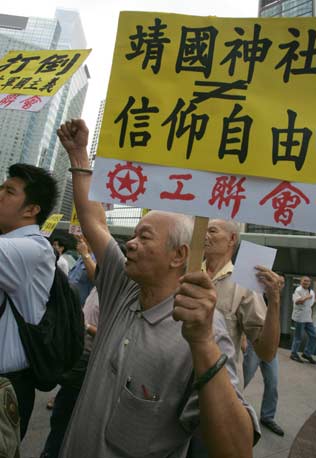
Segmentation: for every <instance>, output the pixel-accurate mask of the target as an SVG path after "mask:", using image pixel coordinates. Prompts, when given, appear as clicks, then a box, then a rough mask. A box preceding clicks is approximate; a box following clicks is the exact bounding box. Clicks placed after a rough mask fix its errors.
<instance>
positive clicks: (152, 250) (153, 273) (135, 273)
mask: <svg viewBox="0 0 316 458" xmlns="http://www.w3.org/2000/svg"><path fill="white" fill-rule="evenodd" d="M169 227H170V221H168V218H167V217H165V216H164V215H160V214H159V215H158V214H151V213H149V214H148V215H146V216H145V217H143V218H142V219H141V221H140V222H139V223H138V225H137V226H136V228H135V233H134V236H133V238H132V239H131V240H129V241H128V242H127V243H126V264H125V268H126V272H127V274H128V275H129V277H130V278H132V279H133V280H135V281H137V282H139V283H143V282H146V283H148V284H150V283H153V284H154V283H156V281H157V279H158V278H161V277H162V276H164V275H165V274H166V273H167V272H168V270H169V265H170V259H171V255H172V252H173V250H170V249H168V244H167V241H168V234H169Z"/></svg>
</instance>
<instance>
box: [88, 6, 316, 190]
mask: <svg viewBox="0 0 316 458" xmlns="http://www.w3.org/2000/svg"><path fill="white" fill-rule="evenodd" d="M315 28H316V18H272V19H271V18H269V19H267V18H256V19H236V18H216V17H198V16H185V15H178V14H166V13H143V12H123V13H121V15H120V20H119V26H118V32H117V39H116V46H115V52H114V58H113V64H112V72H111V78H110V83H109V87H108V94H107V100H106V105H105V110H104V117H103V123H102V129H101V135H100V140H99V147H98V154H97V155H98V156H101V157H109V158H116V159H124V160H128V161H138V162H146V163H150V164H158V165H164V166H172V167H179V168H186V169H196V170H207V171H213V172H225V173H232V174H240V175H253V176H259V177H270V178H279V179H284V180H294V181H303V182H315V181H316V174H315V165H316V160H315V158H316V156H315V154H316V141H315V140H316V139H315V135H316V130H315V103H316V91H315V81H316V80H315V78H316V75H315V73H316V58H315V53H316V45H315V41H316V30H315Z"/></svg>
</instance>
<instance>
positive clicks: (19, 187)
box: [0, 177, 26, 232]
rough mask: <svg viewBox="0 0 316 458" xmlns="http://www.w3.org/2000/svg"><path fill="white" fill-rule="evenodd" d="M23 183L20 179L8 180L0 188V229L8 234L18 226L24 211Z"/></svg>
mask: <svg viewBox="0 0 316 458" xmlns="http://www.w3.org/2000/svg"><path fill="white" fill-rule="evenodd" d="M24 187H25V183H24V181H23V180H21V179H20V178H17V177H14V178H8V179H7V180H6V181H5V182H4V183H3V184H2V185H1V186H0V229H1V231H3V232H8V231H10V230H13V229H15V228H16V227H18V226H19V223H20V222H21V220H22V219H23V216H24V214H25V211H26V207H25V198H26V195H25V191H24Z"/></svg>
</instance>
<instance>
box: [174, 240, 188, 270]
mask: <svg viewBox="0 0 316 458" xmlns="http://www.w3.org/2000/svg"><path fill="white" fill-rule="evenodd" d="M189 251H190V247H189V245H186V244H184V245H181V246H180V247H178V248H176V249H175V250H174V252H175V254H174V256H173V258H172V259H171V262H170V266H171V267H172V268H178V267H181V266H185V264H186V262H187V260H188V257H189Z"/></svg>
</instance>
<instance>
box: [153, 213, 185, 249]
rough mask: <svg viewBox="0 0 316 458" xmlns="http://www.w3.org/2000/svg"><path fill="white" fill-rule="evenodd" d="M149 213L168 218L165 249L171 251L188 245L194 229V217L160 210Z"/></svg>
mask: <svg viewBox="0 0 316 458" xmlns="http://www.w3.org/2000/svg"><path fill="white" fill-rule="evenodd" d="M150 213H155V214H158V215H159V214H161V215H162V216H167V217H168V218H169V221H170V223H169V229H168V239H167V248H168V249H170V250H172V249H175V248H178V247H180V246H182V245H190V243H191V239H192V234H193V228H194V217H193V216H189V215H184V214H182V213H171V212H164V211H160V210H151V211H150Z"/></svg>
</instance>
